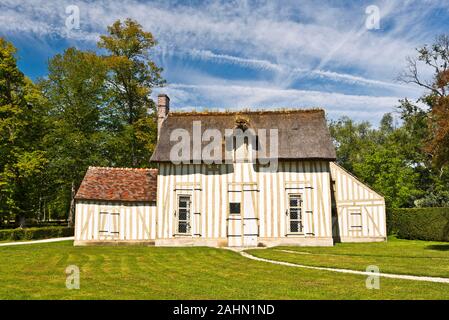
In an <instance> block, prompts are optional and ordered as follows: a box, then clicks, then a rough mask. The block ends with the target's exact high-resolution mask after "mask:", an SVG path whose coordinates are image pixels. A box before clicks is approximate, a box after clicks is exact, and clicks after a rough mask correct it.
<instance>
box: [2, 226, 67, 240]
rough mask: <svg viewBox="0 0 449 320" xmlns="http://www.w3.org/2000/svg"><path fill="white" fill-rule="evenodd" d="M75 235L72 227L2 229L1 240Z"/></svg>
mask: <svg viewBox="0 0 449 320" xmlns="http://www.w3.org/2000/svg"><path fill="white" fill-rule="evenodd" d="M71 236H73V228H71V227H44V228H18V229H4V230H0V241H4V240H10V241H17V240H37V239H50V238H61V237H71Z"/></svg>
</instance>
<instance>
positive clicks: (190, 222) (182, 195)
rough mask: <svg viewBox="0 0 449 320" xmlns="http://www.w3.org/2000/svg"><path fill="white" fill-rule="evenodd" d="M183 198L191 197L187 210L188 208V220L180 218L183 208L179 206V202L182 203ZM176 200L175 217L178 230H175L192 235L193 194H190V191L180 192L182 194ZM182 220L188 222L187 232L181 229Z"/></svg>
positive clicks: (180, 233)
mask: <svg viewBox="0 0 449 320" xmlns="http://www.w3.org/2000/svg"><path fill="white" fill-rule="evenodd" d="M181 198H189V202H188V207H186V210H187V214H186V215H187V216H186V220H179V210H180V208H181V207H180V206H179V204H180V199H181ZM176 200H177V202H176V219H175V223H176V232H175V234H176V235H183V236H190V235H192V195H191V194H188V193H180V194H178V196H177V198H176ZM182 221H183V222H185V223H186V232H180V231H179V223H180V222H182Z"/></svg>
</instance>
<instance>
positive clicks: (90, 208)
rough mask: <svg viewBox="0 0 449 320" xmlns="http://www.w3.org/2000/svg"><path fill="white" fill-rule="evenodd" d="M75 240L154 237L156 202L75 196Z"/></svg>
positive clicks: (149, 238)
mask: <svg viewBox="0 0 449 320" xmlns="http://www.w3.org/2000/svg"><path fill="white" fill-rule="evenodd" d="M75 214H76V216H75V243H78V244H82V243H83V242H85V241H90V242H92V241H94V242H95V241H148V240H154V239H155V238H156V204H155V203H148V202H147V203H144V202H129V203H128V202H104V201H86V200H78V201H77V203H76V213H75Z"/></svg>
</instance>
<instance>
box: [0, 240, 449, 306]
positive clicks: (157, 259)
mask: <svg viewBox="0 0 449 320" xmlns="http://www.w3.org/2000/svg"><path fill="white" fill-rule="evenodd" d="M410 243H411V245H410V246H407V245H406V244H405V243H404V244H402V242H401V241H398V242H396V241H394V242H389V243H388V244H387V245H386V246H385V247H384V248H385V250H390V249H391V250H392V252H397V254H398V255H399V254H401V255H403V256H407V255H406V252H404V251H405V250H406V249H407V248H412V247H415V245H414V244H413V243H414V242H410ZM390 244H391V248H390V247H389V246H390ZM376 245H382V244H376ZM353 246H354V247H353V249H350V248H346V249H347V251H343V252H347V253H351V252H352V251H353V250H357V249H356V248H357V247H359V246H360V248H363V246H366V245H365V244H358V245H353ZM397 246H399V247H400V248H396V247H397ZM374 247H375V246H374ZM288 249H289V250H290V249H293V250H307V251H308V250H310V251H313V252H319V251H320V250H322V252H323V253H327V252H331V251H329V250H332V249H333V248H291V247H289V248H288ZM336 249H337V250H345V247H344V246H338V247H336ZM360 250H361V252H360V254H361V255H363V250H366V251H365V253H366V255H375V254H376V253H377V254H379V255H380V254H382V252H384V253H385V251H382V250H381V249H379V251H377V250H374V251H370V250H368V249H360ZM411 250H413V249H411ZM253 251H254V252H255V254H257V255H262V254H265V252H267V253H273V252H275V251H274V249H269V250H266V251H264V250H253ZM256 251H257V252H256ZM340 252H341V251H340ZM425 253H427V254H425ZM384 255H385V254H384ZM412 255H413V256H415V255H417V256H421V258H422V259H423V260H424V259H427V263H428V264H429V266H428V270H434V268H435V267H436V264H437V263H435V262H434V260H433V259H434V258H438V259H440V260H438V261H439V262H438V263H440V262H441V263H446V264H447V262H448V261H449V260H448V259H449V251H443V250H435V249H426V247H425V245H423V246H421V249H419V247H416V248H415V251H411V252H409V256H412ZM295 256H296V255H295ZM298 256H300V255H298ZM301 256H302V255H301ZM429 256H431V257H432V259H429V258H424V257H429ZM286 257H291V256H286ZM343 257H345V256H344V255H343ZM444 257H446V260H444ZM291 258H292V257H291ZM393 258H394V256H393ZM392 260H393V259H392ZM442 261H444V262H442ZM71 264H75V265H77V266H78V267H79V268H80V270H81V276H80V282H81V288H80V290H68V289H66V288H65V280H66V275H65V268H66V267H67V266H68V265H71ZM354 266H355V264H354ZM365 280H366V278H365V277H364V276H358V275H347V274H341V273H334V272H328V271H316V270H306V269H301V268H292V267H286V266H279V265H273V264H269V263H265V262H259V261H253V260H249V259H246V258H244V257H241V256H240V255H239V254H238V253H235V252H232V251H228V250H225V249H214V248H162V247H73V245H72V241H65V242H56V243H46V244H35V245H24V246H13V247H0V299H449V284H440V283H430V282H418V281H408V280H397V279H385V278H382V279H381V282H380V285H381V287H380V290H368V289H366V287H365Z"/></svg>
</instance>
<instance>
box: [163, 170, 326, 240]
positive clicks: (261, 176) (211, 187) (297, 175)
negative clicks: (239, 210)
mask: <svg viewBox="0 0 449 320" xmlns="http://www.w3.org/2000/svg"><path fill="white" fill-rule="evenodd" d="M330 190H331V189H330V174H329V162H326V161H281V162H279V163H278V170H277V172H263V171H260V170H258V169H256V167H255V166H254V165H253V164H251V163H234V164H232V165H225V164H223V165H217V166H208V165H206V164H180V165H174V164H172V163H160V164H159V173H158V198H157V221H158V224H157V238H160V239H171V238H178V239H181V238H182V237H185V236H181V235H176V234H175V233H174V232H175V231H174V230H175V226H174V224H175V223H176V219H175V216H176V199H177V195H179V194H191V195H192V213H193V218H192V220H191V221H192V225H191V229H192V235H191V236H190V237H199V238H203V239H227V235H228V232H229V230H228V222H227V220H228V218H229V202H230V201H232V199H233V198H243V197H244V196H243V195H242V194H241V193H244V192H253V195H252V196H251V197H248V198H250V199H251V198H252V199H254V201H255V202H254V204H253V207H254V208H256V216H257V226H258V237H259V240H264V239H265V240H272V241H275V240H276V239H279V238H284V239H285V238H288V239H291V241H292V242H295V241H296V242H298V243H301V242H302V241H305V239H327V240H330V242H329V241H328V243H327V245H332V225H331V193H330ZM239 193H240V194H239ZM289 193H293V194H301V195H302V198H303V199H304V201H303V223H304V232H303V234H290V233H289V230H288V229H289V228H288V217H287V212H286V211H287V209H288V195H289ZM234 223H237V224H238V222H234ZM167 244H170V243H167Z"/></svg>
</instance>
